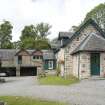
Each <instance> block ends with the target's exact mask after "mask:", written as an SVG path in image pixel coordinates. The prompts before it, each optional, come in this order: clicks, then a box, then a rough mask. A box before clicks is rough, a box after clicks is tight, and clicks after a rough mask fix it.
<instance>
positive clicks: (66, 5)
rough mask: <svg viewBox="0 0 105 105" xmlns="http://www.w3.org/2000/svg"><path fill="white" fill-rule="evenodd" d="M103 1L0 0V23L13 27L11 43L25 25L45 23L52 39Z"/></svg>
mask: <svg viewBox="0 0 105 105" xmlns="http://www.w3.org/2000/svg"><path fill="white" fill-rule="evenodd" d="M103 2H105V0H0V21H2V20H3V19H5V20H8V21H10V22H11V23H12V25H13V27H14V28H13V33H12V36H13V41H17V40H18V39H19V36H20V35H21V30H22V29H23V28H24V26H25V25H30V24H36V23H39V22H46V23H49V24H50V25H52V29H51V35H49V38H50V39H52V38H54V37H57V35H58V33H59V31H68V30H69V29H70V28H71V26H73V25H78V24H79V23H80V22H81V21H82V20H83V19H84V17H85V15H86V13H87V12H89V11H90V10H91V9H92V8H94V6H96V5H98V4H99V3H103Z"/></svg>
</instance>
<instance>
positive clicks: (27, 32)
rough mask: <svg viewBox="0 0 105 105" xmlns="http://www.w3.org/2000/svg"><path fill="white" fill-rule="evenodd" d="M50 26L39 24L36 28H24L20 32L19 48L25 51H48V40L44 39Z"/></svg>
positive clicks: (32, 26) (30, 26) (31, 26)
mask: <svg viewBox="0 0 105 105" xmlns="http://www.w3.org/2000/svg"><path fill="white" fill-rule="evenodd" d="M49 29H50V25H48V24H44V23H40V24H37V25H36V26H34V25H29V26H25V27H24V29H23V30H22V34H21V37H20V41H21V44H20V48H26V49H33V48H34V49H35V48H37V49H48V48H50V45H49V42H48V39H47V38H46V37H47V35H49V34H50V32H49Z"/></svg>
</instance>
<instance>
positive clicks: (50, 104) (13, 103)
mask: <svg viewBox="0 0 105 105" xmlns="http://www.w3.org/2000/svg"><path fill="white" fill-rule="evenodd" d="M0 101H1V102H2V101H4V102H5V103H6V105H67V104H66V103H63V102H54V101H48V100H43V99H33V98H30V97H22V96H0Z"/></svg>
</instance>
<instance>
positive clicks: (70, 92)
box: [0, 77, 105, 105]
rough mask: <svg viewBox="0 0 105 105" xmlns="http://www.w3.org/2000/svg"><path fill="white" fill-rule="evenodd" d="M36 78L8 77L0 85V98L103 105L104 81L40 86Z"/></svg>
mask: <svg viewBox="0 0 105 105" xmlns="http://www.w3.org/2000/svg"><path fill="white" fill-rule="evenodd" d="M35 78H36V77H9V78H6V81H7V82H6V83H2V84H0V96H2V95H16V96H32V97H33V98H34V97H35V98H42V99H48V100H55V101H64V102H69V103H71V105H105V80H83V81H81V82H80V83H78V84H74V85H71V86H40V85H38V83H37V79H35Z"/></svg>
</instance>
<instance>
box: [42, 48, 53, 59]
mask: <svg viewBox="0 0 105 105" xmlns="http://www.w3.org/2000/svg"><path fill="white" fill-rule="evenodd" d="M43 59H44V60H54V59H55V55H54V53H53V51H50V50H49V51H43Z"/></svg>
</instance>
